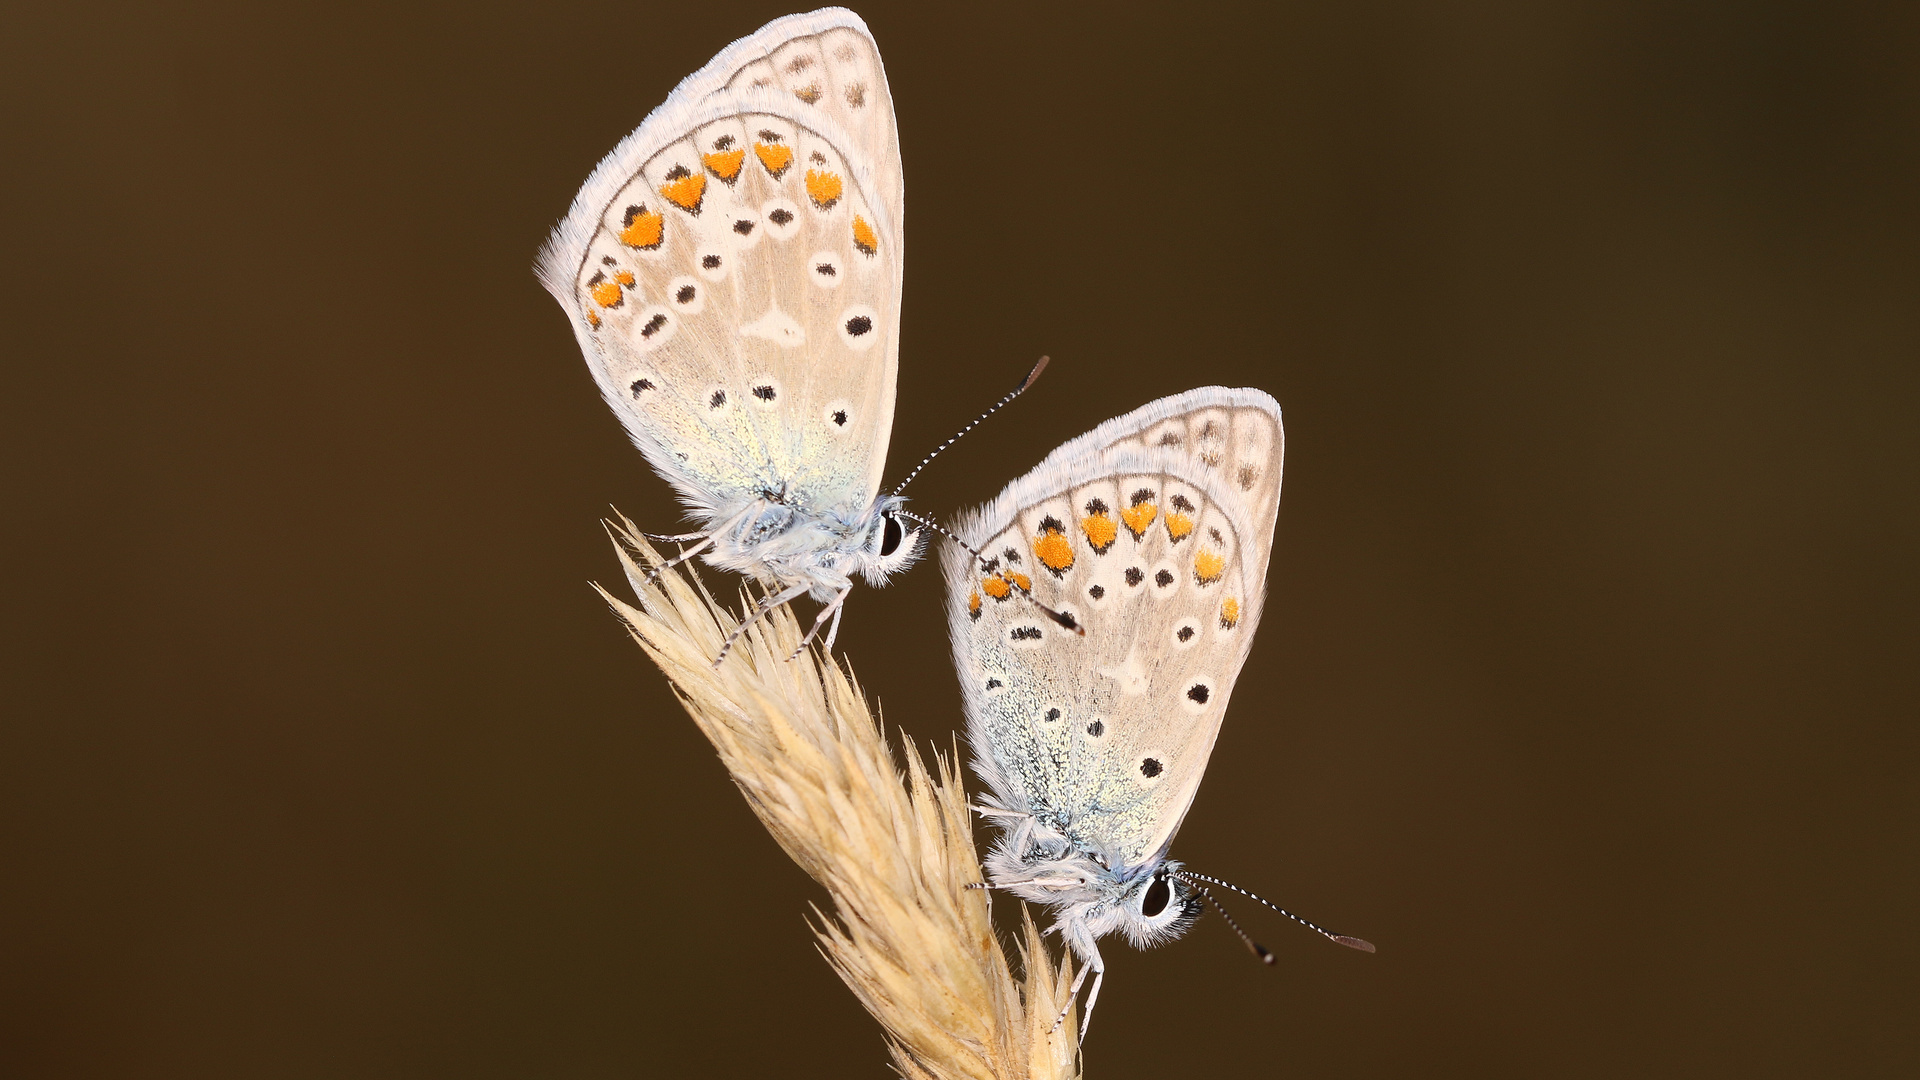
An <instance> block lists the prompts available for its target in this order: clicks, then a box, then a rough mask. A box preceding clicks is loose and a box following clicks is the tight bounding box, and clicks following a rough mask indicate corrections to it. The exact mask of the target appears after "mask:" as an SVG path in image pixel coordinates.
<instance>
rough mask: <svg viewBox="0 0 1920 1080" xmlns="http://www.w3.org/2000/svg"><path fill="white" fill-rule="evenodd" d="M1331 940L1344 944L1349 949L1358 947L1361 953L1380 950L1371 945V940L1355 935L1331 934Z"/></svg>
mask: <svg viewBox="0 0 1920 1080" xmlns="http://www.w3.org/2000/svg"><path fill="white" fill-rule="evenodd" d="M1333 940H1335V941H1337V942H1339V943H1340V944H1342V945H1345V946H1346V947H1347V948H1349V949H1359V950H1360V951H1361V952H1363V953H1370V952H1379V951H1380V950H1378V949H1376V948H1374V947H1373V942H1371V941H1367V940H1364V939H1362V938H1357V937H1348V936H1347V935H1345V934H1335V935H1333Z"/></svg>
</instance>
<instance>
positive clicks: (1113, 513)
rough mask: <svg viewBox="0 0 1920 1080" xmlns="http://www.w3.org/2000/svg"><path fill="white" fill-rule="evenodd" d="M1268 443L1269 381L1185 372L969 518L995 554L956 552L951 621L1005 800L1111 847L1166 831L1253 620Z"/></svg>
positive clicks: (1263, 560)
mask: <svg viewBox="0 0 1920 1080" xmlns="http://www.w3.org/2000/svg"><path fill="white" fill-rule="evenodd" d="M1281 455H1282V437H1281V428H1280V414H1279V408H1278V406H1277V405H1275V404H1274V403H1273V400H1272V399H1271V398H1270V397H1268V396H1267V395H1265V394H1263V393H1260V392H1259V391H1247V390H1223V389H1220V388H1204V389H1201V390H1194V391H1189V392H1188V393H1186V394H1181V395H1177V396H1175V397H1172V398H1167V399H1163V400H1162V401H1159V402H1155V403H1153V404H1152V405H1149V406H1147V407H1146V408H1143V409H1141V410H1137V411H1136V412H1134V413H1131V414H1129V415H1127V416H1124V417H1120V418H1118V419H1116V420H1114V421H1109V422H1108V423H1107V424H1104V425H1102V426H1101V427H1100V428H1098V429H1096V430H1095V431H1094V432H1091V433H1089V434H1088V435H1087V436H1083V437H1082V438H1081V439H1077V440H1075V441H1074V442H1072V443H1069V444H1067V445H1066V446H1063V447H1061V448H1060V450H1059V451H1056V452H1055V453H1054V454H1053V455H1050V456H1049V457H1048V458H1047V460H1046V461H1045V462H1043V463H1042V464H1041V466H1040V467H1038V468H1036V469H1035V470H1034V471H1033V472H1031V473H1029V474H1028V475H1027V476H1025V477H1023V478H1021V479H1020V480H1017V481H1015V482H1014V483H1013V484H1012V485H1010V486H1009V488H1008V490H1007V491H1006V492H1005V493H1003V494H1002V495H1001V497H1000V498H999V499H997V500H995V501H994V502H993V503H992V504H990V505H989V506H988V507H986V508H984V509H983V510H982V511H981V512H980V513H979V514H978V515H977V516H976V517H975V518H973V519H972V520H971V521H969V522H966V523H963V526H962V530H963V531H962V535H963V537H965V538H966V539H968V541H969V542H971V543H975V544H976V546H978V547H979V548H980V550H981V551H982V552H983V554H985V555H987V556H988V557H989V559H991V560H995V561H994V562H991V563H989V567H990V568H988V569H983V568H982V567H981V565H980V564H979V563H978V562H977V561H976V560H974V559H973V558H972V557H971V556H970V555H967V554H966V553H964V552H958V551H957V549H955V550H956V553H951V554H949V556H948V558H947V574H948V581H949V589H950V593H951V597H950V603H951V605H952V608H951V613H950V623H951V627H952V633H953V637H954V642H955V651H956V658H957V660H958V663H959V668H960V679H961V681H962V685H963V688H964V693H965V698H966V701H967V707H968V716H969V726H970V734H971V737H972V739H973V742H974V745H975V747H976V748H977V750H978V751H979V753H980V755H981V757H982V760H981V762H980V766H981V771H982V772H983V773H984V774H985V775H986V776H987V778H988V780H989V782H990V783H991V784H992V786H993V787H994V788H995V790H996V794H998V795H999V796H1000V797H1001V798H1002V799H1003V800H1004V801H1006V802H1008V803H1009V804H1010V806H1011V808H1013V809H1018V810H1022V811H1025V812H1028V813H1032V814H1034V815H1035V816H1036V817H1037V818H1039V819H1040V820H1041V821H1042V823H1044V824H1047V825H1050V826H1052V827H1054V828H1056V829H1058V830H1059V831H1060V832H1062V833H1064V834H1066V835H1067V836H1069V837H1072V838H1073V839H1074V840H1075V841H1077V842H1079V843H1081V844H1084V845H1086V846H1087V847H1088V848H1089V849H1090V850H1095V851H1098V852H1100V853H1102V854H1103V855H1104V856H1107V857H1109V858H1110V859H1112V860H1113V865H1115V866H1116V867H1119V866H1132V865H1139V864H1141V863H1144V862H1146V861H1147V860H1148V859H1150V858H1151V857H1153V856H1154V855H1155V854H1156V853H1157V852H1160V851H1162V850H1163V849H1164V848H1165V846H1166V845H1167V843H1168V842H1169V841H1170V840H1171V838H1172V835H1173V833H1174V831H1175V830H1176V829H1177V828H1178V827H1179V824H1180V820H1181V819H1182V818H1183V817H1184V816H1185V813H1186V809H1187V807H1188V805H1189V804H1190V803H1191V801H1192V798H1193V795H1194V792H1195V790H1196V789H1197V788H1198V785H1199V782H1200V778H1201V775H1202V774H1203V773H1204V771H1205V768H1206V764H1207V759H1208V757H1209V755H1210V754H1211V752H1212V749H1213V743H1214V740H1215V738H1216V737H1217V735H1218V733H1219V729H1220V722H1221V719H1222V717H1223V716H1224V713H1225V709H1226V706H1227V700H1228V698H1229V696H1230V695H1231V692H1232V689H1233V684H1234V680H1235V677H1236V676H1237V675H1238V673H1239V670H1240V666H1241V664H1242V663H1243V662H1244V660H1245V658H1246V655H1247V649H1248V647H1249V645H1250V642H1251V639H1252V634H1253V631H1254V628H1255V626H1256V625H1257V623H1258V621H1259V613H1260V609H1261V604H1262V602H1263V600H1264V594H1265V573H1266V565H1267V561H1268V557H1269V553H1270V550H1271V546H1272V536H1273V526H1274V520H1275V511H1276V508H1277V504H1278V493H1279V481H1280V471H1281V468H1280V466H1281ZM1025 588H1030V589H1031V593H1032V597H1033V599H1035V600H1038V601H1039V602H1040V603H1042V604H1045V605H1047V606H1048V607H1051V608H1054V609H1055V610H1058V611H1062V612H1065V613H1066V614H1068V615H1069V616H1071V617H1072V618H1073V619H1074V621H1075V622H1077V623H1079V624H1080V625H1082V626H1084V628H1085V630H1086V633H1085V635H1084V636H1082V635H1077V634H1074V633H1073V632H1071V631H1069V630H1066V629H1064V628H1062V627H1060V626H1058V625H1057V624H1056V623H1054V622H1053V621H1052V620H1051V619H1049V618H1048V617H1047V616H1046V614H1045V613H1044V612H1042V611H1041V610H1040V609H1039V608H1038V606H1036V605H1035V604H1034V603H1031V602H1029V601H1028V600H1026V599H1024V598H1023V597H1022V596H1021V592H1022V591H1023V589H1025Z"/></svg>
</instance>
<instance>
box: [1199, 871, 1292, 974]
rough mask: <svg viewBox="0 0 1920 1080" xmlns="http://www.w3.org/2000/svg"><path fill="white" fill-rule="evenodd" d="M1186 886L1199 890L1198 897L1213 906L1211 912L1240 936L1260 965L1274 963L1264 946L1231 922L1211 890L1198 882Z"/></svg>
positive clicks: (1231, 918) (1229, 916)
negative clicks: (1218, 915)
mask: <svg viewBox="0 0 1920 1080" xmlns="http://www.w3.org/2000/svg"><path fill="white" fill-rule="evenodd" d="M1187 884H1189V885H1192V886H1193V887H1194V888H1196V889H1199V890H1200V895H1201V896H1204V897H1206V898H1207V903H1209V904H1212V905H1213V910H1215V911H1217V912H1219V913H1220V917H1221V918H1223V919H1225V920H1227V925H1228V926H1230V927H1232V928H1233V932H1234V933H1236V934H1238V935H1240V940H1241V941H1242V942H1244V943H1245V944H1246V946H1247V949H1248V950H1249V951H1251V952H1252V953H1253V955H1255V956H1257V957H1259V958H1260V962H1261V963H1263V964H1266V965H1268V966H1269V967H1271V966H1272V965H1273V962H1274V960H1273V954H1272V953H1270V952H1268V951H1267V947H1266V946H1265V945H1262V944H1260V943H1259V942H1257V941H1255V940H1253V937H1252V935H1250V934H1248V933H1247V932H1246V931H1245V930H1242V929H1240V924H1239V923H1237V922H1235V921H1233V916H1231V915H1229V914H1227V909H1226V907H1225V905H1223V904H1221V903H1220V900H1219V898H1218V897H1216V896H1214V895H1213V890H1212V889H1209V888H1207V887H1206V886H1205V885H1202V884H1200V883H1199V882H1194V881H1190V882H1188V883H1187Z"/></svg>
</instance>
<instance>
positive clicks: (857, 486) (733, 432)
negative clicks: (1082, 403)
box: [538, 9, 902, 519]
mask: <svg viewBox="0 0 1920 1080" xmlns="http://www.w3.org/2000/svg"><path fill="white" fill-rule="evenodd" d="M901 194H902V192H901V179H900V152H899V140H898V136H897V135H896V133H895V128H894V116H893V103H892V98H891V96H890V95H889V93H888V90H887V84H886V76H885V73H884V71H883V69H882V67H881V64H880V54H879V51H878V49H877V48H876V47H875V46H874V43H873V39H872V37H871V36H870V35H869V34H868V33H867V30H866V26H865V24H864V23H862V22H861V21H860V19H859V17H858V16H855V15H854V14H852V13H851V12H847V11H844V10H839V9H827V10H823V11H819V12H814V13H812V14H808V15H795V16H789V17H787V18H784V19H780V20H777V21H775V22H773V23H770V24H768V25H767V26H765V27H763V28H762V29H761V30H760V31H758V32H757V33H755V34H753V35H752V36H750V37H748V38H744V39H742V40H740V41H738V42H735V43H734V44H733V45H731V46H729V47H728V48H727V49H726V50H724V51H723V52H721V53H720V55H719V56H716V57H715V58H714V59H713V60H712V61H711V62H710V63H708V64H707V66H706V67H704V68H702V69H701V70H700V71H698V72H696V73H695V74H693V75H691V76H689V77H688V78H687V79H686V80H684V81H683V82H682V83H681V85H680V86H679V87H678V88H677V89H675V91H674V92H673V94H672V95H671V96H669V97H668V99H667V101H666V102H665V104H663V105H661V106H660V107H659V108H658V109H656V110H654V112H653V113H652V114H651V115H650V116H648V117H647V119H646V121H645V122H644V123H642V124H641V125H640V127H639V128H638V129H637V130H636V131H634V132H633V134H631V135H629V136H628V137H627V138H626V139H624V140H622V142H621V143H620V145H619V146H618V147H616V148H615V149H614V151H613V153H611V154H609V155H608V156H607V157H606V159H605V160H603V161H602V162H601V163H600V165H599V166H598V167H597V168H596V169H595V170H594V173H593V175H592V176H591V177H589V178H588V180H587V183H586V185H585V186H584V187H583V188H582V189H581V191H580V193H579V195H578V196H577V197H576V198H575V200H574V205H573V208H572V210H571V211H570V212H569V213H568V215H567V217H566V219H565V220H564V221H562V222H561V223H560V225H559V226H558V227H557V228H556V229H555V230H554V233H553V235H552V236H551V237H550V238H549V240H548V242H547V245H546V247H545V249H544V250H543V251H542V252H541V256H540V261H539V267H538V269H539V274H540V277H541V280H542V281H543V282H544V283H545V285H546V286H547V289H548V291H550V292H551V293H553V295H554V296H555V298H557V299H558V300H559V301H560V304H561V306H562V307H563V308H565V309H566V311H567V314H568V316H569V317H570V318H571V319H572V321H573V324H574V333H575V336H576V337H577V338H578V339H579V342H580V347H581V351H582V352H583V353H584V354H585V355H586V358H587V364H588V367H589V368H590V369H591V370H592V372H593V375H594V379H595V382H596V383H598V385H599V387H600V391H601V394H602V395H603V396H604V397H605V398H606V399H607V402H608V404H609V405H611V406H612V407H613V410H614V412H615V414H616V415H618V416H619V417H620V420H621V422H622V424H624V425H625V427H626V428H627V431H628V434H629V435H630V436H631V438H632V439H633V441H634V443H635V445H637V446H638V447H639V448H640V450H641V452H642V453H643V454H645V455H646V457H647V460H648V461H649V462H650V463H651V464H652V465H653V466H654V468H655V469H657V470H659V472H660V473H661V474H662V475H663V476H665V477H666V478H667V479H668V480H669V481H670V482H672V483H673V484H674V486H675V487H676V488H677V489H678V490H679V491H680V493H681V495H682V497H683V498H684V499H686V500H687V502H688V503H689V504H691V505H692V506H693V507H694V508H695V509H696V510H697V511H698V512H701V513H703V514H706V515H708V517H709V519H711V517H712V515H714V514H716V513H720V512H723V511H727V510H730V509H732V508H735V507H738V506H741V505H743V504H744V503H745V502H746V501H747V500H751V499H754V498H758V497H760V496H762V495H774V496H777V497H779V498H782V499H785V500H786V501H788V502H789V503H790V504H794V505H798V506H801V507H803V508H804V511H805V512H807V513H812V514H817V515H829V514H831V515H837V516H841V517H844V518H848V519H855V518H857V517H858V516H860V515H861V514H863V513H864V511H865V510H866V508H867V506H868V504H870V503H871V502H872V500H873V497H874V495H875V493H876V492H877V491H878V489H879V484H880V471H881V469H882V467H883V466H884V464H885V459H886V451H887V440H888V435H889V433H890V431H891V429H892V424H893V399H894V384H895V376H896V371H897V365H898V347H899V346H898V342H899V319H900V280H901V278H900V275H901V249H900V215H901V212H902V203H901Z"/></svg>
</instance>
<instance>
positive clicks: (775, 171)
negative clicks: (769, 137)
mask: <svg viewBox="0 0 1920 1080" xmlns="http://www.w3.org/2000/svg"><path fill="white" fill-rule="evenodd" d="M753 156H754V157H757V158H759V159H760V164H761V165H763V166H765V168H766V170H767V172H768V173H769V174H771V175H772V176H773V178H774V179H775V180H778V179H780V175H781V174H782V173H784V172H786V171H787V166H789V165H792V164H793V147H791V146H779V145H775V144H773V143H763V142H757V143H754V144H753Z"/></svg>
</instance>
